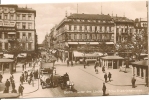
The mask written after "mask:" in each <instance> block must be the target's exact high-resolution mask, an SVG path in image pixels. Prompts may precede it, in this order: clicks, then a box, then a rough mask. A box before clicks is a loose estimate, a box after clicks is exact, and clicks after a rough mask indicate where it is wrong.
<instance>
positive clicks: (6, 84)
mask: <svg viewBox="0 0 149 100" xmlns="http://www.w3.org/2000/svg"><path fill="white" fill-rule="evenodd" d="M5 86H6V88H7V89H8V91H9V87H10V82H9V80H8V79H7V81H6V83H5Z"/></svg>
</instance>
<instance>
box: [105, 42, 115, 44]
mask: <svg viewBox="0 0 149 100" xmlns="http://www.w3.org/2000/svg"><path fill="white" fill-rule="evenodd" d="M106 44H114V43H113V42H106Z"/></svg>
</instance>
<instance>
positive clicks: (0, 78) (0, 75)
mask: <svg viewBox="0 0 149 100" xmlns="http://www.w3.org/2000/svg"><path fill="white" fill-rule="evenodd" d="M2 79H3V75H2V74H1V73H0V83H2Z"/></svg>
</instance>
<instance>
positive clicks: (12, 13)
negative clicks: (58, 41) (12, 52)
mask: <svg viewBox="0 0 149 100" xmlns="http://www.w3.org/2000/svg"><path fill="white" fill-rule="evenodd" d="M35 17H36V11H35V10H33V9H32V8H27V7H25V8H20V7H18V6H17V5H0V50H1V51H4V50H8V49H9V48H10V47H11V46H14V44H13V42H15V41H16V40H17V41H18V42H19V43H20V45H21V46H22V48H23V51H35V49H36V46H37V45H36V44H37V35H36V29H35Z"/></svg>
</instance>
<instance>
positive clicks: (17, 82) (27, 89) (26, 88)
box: [0, 64, 39, 94]
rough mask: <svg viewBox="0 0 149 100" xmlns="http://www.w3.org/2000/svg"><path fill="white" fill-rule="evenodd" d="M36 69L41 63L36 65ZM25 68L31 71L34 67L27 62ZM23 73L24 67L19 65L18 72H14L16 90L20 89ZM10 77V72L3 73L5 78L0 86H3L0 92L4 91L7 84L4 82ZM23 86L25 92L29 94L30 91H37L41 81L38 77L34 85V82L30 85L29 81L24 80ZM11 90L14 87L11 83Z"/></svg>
mask: <svg viewBox="0 0 149 100" xmlns="http://www.w3.org/2000/svg"><path fill="white" fill-rule="evenodd" d="M36 69H38V70H39V65H36V66H35V70H36ZM25 70H26V71H28V70H30V71H31V70H32V67H29V65H28V64H27V65H26V69H25ZM21 74H22V67H21V66H18V67H17V68H16V72H15V73H14V74H13V76H14V81H15V85H16V90H17V91H18V87H19V85H20V76H21ZM9 77H10V73H4V74H3V80H2V82H3V83H1V84H0V87H3V89H1V90H0V93H3V90H4V88H5V85H4V84H5V82H6V79H9ZM23 87H24V91H23V94H28V93H32V92H35V91H36V90H38V88H39V81H38V79H36V80H34V86H33V85H32V84H30V85H29V84H28V83H27V82H24V83H23ZM11 90H12V88H11V85H10V89H9V91H10V92H11Z"/></svg>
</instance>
